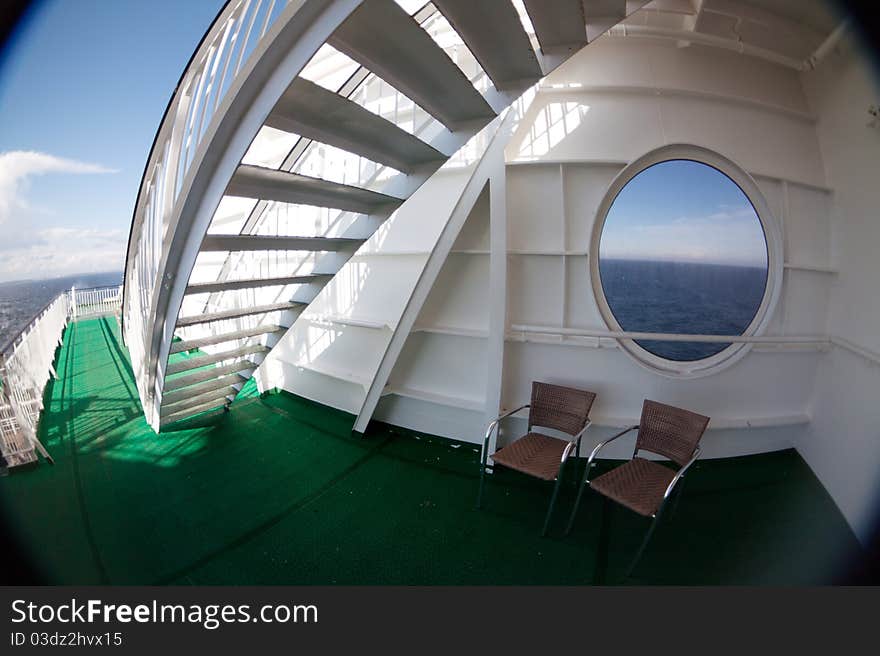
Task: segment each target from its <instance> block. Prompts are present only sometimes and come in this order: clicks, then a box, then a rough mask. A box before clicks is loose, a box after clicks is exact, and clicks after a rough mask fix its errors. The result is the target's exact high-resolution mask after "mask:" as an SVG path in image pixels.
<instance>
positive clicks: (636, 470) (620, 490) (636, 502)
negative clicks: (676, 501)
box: [590, 458, 675, 517]
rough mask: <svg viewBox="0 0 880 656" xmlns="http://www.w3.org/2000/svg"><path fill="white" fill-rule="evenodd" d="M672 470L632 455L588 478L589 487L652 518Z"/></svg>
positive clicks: (667, 485) (672, 473) (670, 479)
mask: <svg viewBox="0 0 880 656" xmlns="http://www.w3.org/2000/svg"><path fill="white" fill-rule="evenodd" d="M673 478H675V472H674V471H673V470H671V469H670V468H669V467H665V466H663V465H661V464H658V463H656V462H652V461H650V460H645V459H644V458H633V459H632V460H630V461H629V462H627V463H625V464H623V465H620V467H615V468H614V469H612V470H611V471H610V472H607V473H605V474H602V475H601V476H597V477H596V478H595V479H594V480H592V481H590V487H592V488H593V489H594V490H596V491H597V492H599V493H601V494H604V495H605V496H606V497H609V498H610V499H613V500H614V501H616V502H617V503H619V504H621V505H623V506H626V507H627V508H629V509H630V510H632V511H635V512H637V513H639V514H640V515H645V516H646V517H651V516H652V515H653V514H654V513H656V512H657V509H658V508H659V507H660V502H661V501H663V494H664V492H666V488H667V487H669V483H670V482H671V481H672V479H673Z"/></svg>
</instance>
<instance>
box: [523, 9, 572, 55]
mask: <svg viewBox="0 0 880 656" xmlns="http://www.w3.org/2000/svg"><path fill="white" fill-rule="evenodd" d="M523 2H524V3H525V6H526V12H527V13H528V15H529V18H530V19H531V21H532V26H534V28H535V35H536V36H537V37H538V43H540V44H541V50H542V51H543V52H544V53H545V54H567V53H570V52H574V51H576V50H580V49H581V48H583V47H584V46H585V45H587V27H586V25H587V19H586V17H585V16H584V5H583V0H523Z"/></svg>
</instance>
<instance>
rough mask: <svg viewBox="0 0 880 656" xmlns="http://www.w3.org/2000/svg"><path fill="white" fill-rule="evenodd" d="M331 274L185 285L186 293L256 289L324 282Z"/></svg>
mask: <svg viewBox="0 0 880 656" xmlns="http://www.w3.org/2000/svg"><path fill="white" fill-rule="evenodd" d="M332 277H333V276H332V275H330V274H325V273H315V274H312V275H308V276H288V277H286V278H259V279H251V280H221V281H219V282H199V283H195V284H191V285H187V286H186V293H187V294H209V293H210V294H213V293H215V292H228V291H232V290H235V289H256V288H257V287H276V286H280V285H307V284H310V283H325V282H327V281H328V280H330V278H332Z"/></svg>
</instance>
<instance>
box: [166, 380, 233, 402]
mask: <svg viewBox="0 0 880 656" xmlns="http://www.w3.org/2000/svg"><path fill="white" fill-rule="evenodd" d="M245 382H247V378H246V377H245V376H243V375H241V374H237V373H236V374H229V375H228V376H221V377H220V378H215V379H213V380H209V381H207V382H204V383H199V384H198V385H190V386H189V387H185V388H182V389H179V390H175V391H168V390H166V391H165V393H164V394H163V395H162V403H163V405H173V404H175V403H179V402H180V401H185V400H186V399H188V398H190V397H192V396H194V395H196V396H202V395H204V394H209V393H211V392H220V391H222V390H224V389H226V388H227V387H232V386H234V385H242V384H244V383H245Z"/></svg>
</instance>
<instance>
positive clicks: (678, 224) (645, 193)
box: [599, 160, 767, 267]
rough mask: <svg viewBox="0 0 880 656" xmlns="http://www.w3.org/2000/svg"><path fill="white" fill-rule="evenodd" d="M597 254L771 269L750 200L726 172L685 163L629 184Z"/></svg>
mask: <svg viewBox="0 0 880 656" xmlns="http://www.w3.org/2000/svg"><path fill="white" fill-rule="evenodd" d="M599 254H600V256H601V257H608V258H620V259H638V260H660V261H677V262H704V263H711V264H734V265H744V266H762V267H763V266H767V245H766V241H765V239H764V232H763V230H762V228H761V224H760V221H759V220H758V217H757V215H756V214H755V210H754V208H753V207H752V205H751V203H749V200H748V198H747V197H746V195H745V194H744V193H743V192H742V190H741V189H740V188H739V187H737V186H736V184H735V183H734V182H733V181H732V180H731V179H730V178H728V177H727V176H726V175H724V174H723V173H720V172H719V171H717V170H716V169H713V168H712V167H710V166H706V165H705V164H700V163H697V162H691V161H686V160H675V161H671V162H663V163H661V164H656V165H654V166H652V167H650V168H648V169H645V170H644V171H642V172H641V173H639V174H638V175H637V176H636V177H635V178H633V179H632V180H630V182H629V183H628V184H627V185H626V186H625V187H624V188H623V189H622V190H621V192H620V193H619V194H618V195H617V198H616V199H615V200H614V203H613V204H612V206H611V209H610V210H609V211H608V216H607V218H606V220H605V227H604V230H603V232H602V239H601V242H600V245H599Z"/></svg>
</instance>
